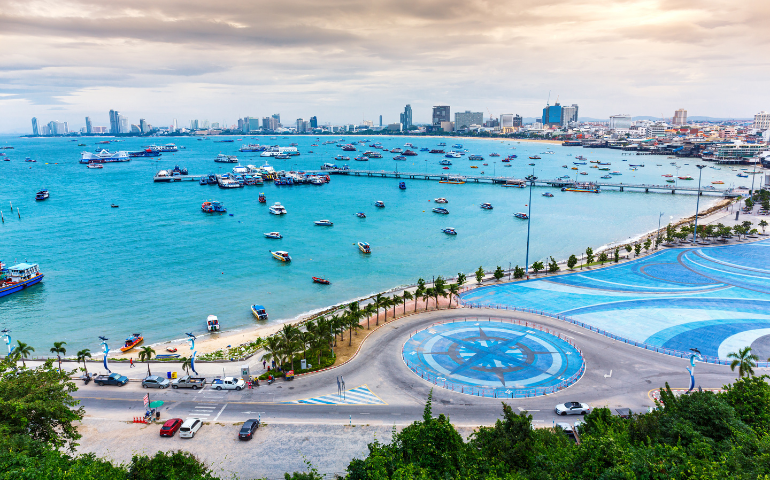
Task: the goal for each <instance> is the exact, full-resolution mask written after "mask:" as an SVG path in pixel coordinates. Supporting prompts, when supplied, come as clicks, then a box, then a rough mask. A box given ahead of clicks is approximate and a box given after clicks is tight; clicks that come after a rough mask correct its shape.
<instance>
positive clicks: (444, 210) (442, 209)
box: [433, 207, 449, 215]
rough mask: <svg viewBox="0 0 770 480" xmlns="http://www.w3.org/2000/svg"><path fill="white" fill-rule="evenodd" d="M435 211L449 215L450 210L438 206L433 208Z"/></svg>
mask: <svg viewBox="0 0 770 480" xmlns="http://www.w3.org/2000/svg"><path fill="white" fill-rule="evenodd" d="M433 213H440V214H441V215H449V210H447V209H446V208H442V207H436V208H434V209H433Z"/></svg>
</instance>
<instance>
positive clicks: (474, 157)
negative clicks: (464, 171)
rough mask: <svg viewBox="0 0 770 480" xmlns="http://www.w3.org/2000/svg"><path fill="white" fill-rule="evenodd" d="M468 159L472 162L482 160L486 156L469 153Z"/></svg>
mask: <svg viewBox="0 0 770 480" xmlns="http://www.w3.org/2000/svg"><path fill="white" fill-rule="evenodd" d="M468 160H470V161H472V162H473V161H477V162H480V161H482V160H484V157H482V156H481V155H468Z"/></svg>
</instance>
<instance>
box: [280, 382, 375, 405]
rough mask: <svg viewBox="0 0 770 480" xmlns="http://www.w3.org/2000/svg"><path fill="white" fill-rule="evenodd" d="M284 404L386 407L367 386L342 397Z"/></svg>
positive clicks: (328, 396)
mask: <svg viewBox="0 0 770 480" xmlns="http://www.w3.org/2000/svg"><path fill="white" fill-rule="evenodd" d="M281 403H285V404H310V405H387V403H385V401H383V400H382V399H381V398H380V397H378V396H377V395H376V394H375V393H374V392H372V391H371V390H370V389H369V387H368V386H367V385H361V386H360V387H356V388H353V389H351V390H347V391H346V392H345V393H344V396H343V395H337V394H336V393H333V394H329V395H323V396H320V397H313V398H305V399H302V400H292V401H289V402H281Z"/></svg>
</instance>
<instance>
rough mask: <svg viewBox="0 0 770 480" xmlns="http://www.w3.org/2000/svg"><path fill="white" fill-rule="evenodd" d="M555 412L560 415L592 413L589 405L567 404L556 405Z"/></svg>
mask: <svg viewBox="0 0 770 480" xmlns="http://www.w3.org/2000/svg"><path fill="white" fill-rule="evenodd" d="M554 411H555V412H556V413H557V414H559V415H585V414H587V413H589V412H590V411H591V407H589V406H588V404H587V403H580V402H565V403H562V404H560V405H556V407H555V408H554Z"/></svg>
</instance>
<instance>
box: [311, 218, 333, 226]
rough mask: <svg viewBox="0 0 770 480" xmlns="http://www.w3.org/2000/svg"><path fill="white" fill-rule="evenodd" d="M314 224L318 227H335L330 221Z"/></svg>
mask: <svg viewBox="0 0 770 480" xmlns="http://www.w3.org/2000/svg"><path fill="white" fill-rule="evenodd" d="M313 223H315V224H316V225H318V226H319V227H331V226H333V225H334V224H333V223H332V222H331V221H329V220H316V221H315V222H313Z"/></svg>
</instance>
